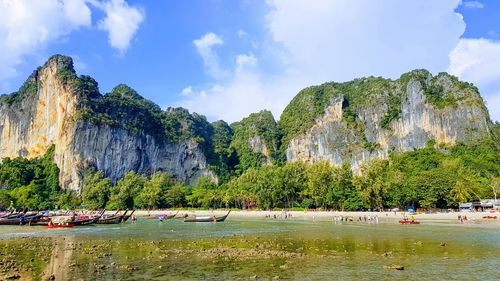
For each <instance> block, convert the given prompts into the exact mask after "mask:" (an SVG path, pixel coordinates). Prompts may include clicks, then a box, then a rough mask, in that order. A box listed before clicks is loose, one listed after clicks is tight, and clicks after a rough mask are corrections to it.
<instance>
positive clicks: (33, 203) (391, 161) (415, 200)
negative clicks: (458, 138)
mask: <svg viewBox="0 0 500 281" xmlns="http://www.w3.org/2000/svg"><path fill="white" fill-rule="evenodd" d="M53 151H54V149H53V147H52V148H50V149H49V150H48V151H47V153H46V154H45V155H44V156H42V157H39V158H34V159H24V158H15V159H9V158H5V159H3V160H2V163H1V164H0V209H5V208H7V207H8V206H10V205H11V204H13V205H14V206H15V207H17V208H20V207H26V208H30V209H50V208H80V207H84V208H87V209H100V208H108V209H136V208H142V209H154V208H178V207H191V208H226V207H231V208H245V207H249V206H252V207H253V206H255V207H257V208H260V209H272V208H321V209H336V210H366V209H381V208H393V207H399V208H401V207H405V206H408V205H412V206H414V207H418V208H457V207H458V205H459V203H462V202H469V201H474V200H480V199H484V198H493V197H494V196H495V195H498V192H499V191H500V187H499V183H500V178H499V174H500V158H499V157H498V149H497V148H496V146H495V145H494V144H492V143H491V142H490V143H488V142H478V143H476V144H469V145H465V144H457V145H455V146H452V147H440V148H435V144H434V143H432V142H429V145H428V147H427V148H424V149H419V150H415V151H410V152H405V153H400V154H396V153H390V155H389V157H388V158H387V159H384V160H382V159H373V160H372V161H370V162H365V163H361V164H360V166H359V168H358V170H355V171H356V172H355V173H353V171H352V170H351V165H350V163H344V164H343V165H341V166H332V165H331V164H330V163H329V162H327V161H322V162H316V163H312V164H311V163H304V162H286V163H284V164H281V165H277V164H270V165H263V166H261V167H251V168H248V169H247V170H245V171H244V172H242V173H241V174H240V175H238V176H234V177H232V178H231V179H229V180H228V181H225V182H219V183H217V182H216V181H215V179H214V178H212V177H210V176H205V177H201V178H200V179H199V180H198V182H197V183H196V184H195V185H192V186H188V185H185V184H183V183H181V182H178V181H176V180H175V178H174V177H173V176H172V175H169V174H167V173H164V172H157V173H154V174H152V175H150V176H146V175H141V174H137V173H135V172H128V173H126V174H125V175H124V176H123V177H122V178H121V179H118V180H117V181H116V182H112V181H111V179H109V178H106V177H105V176H104V174H103V173H102V172H100V171H93V170H89V171H87V172H86V173H85V175H84V178H83V187H82V192H81V195H80V196H78V195H76V194H73V193H72V192H70V191H64V190H62V189H61V188H60V187H59V182H58V174H59V169H58V168H57V166H56V165H55V164H54V163H53V162H52V157H53Z"/></svg>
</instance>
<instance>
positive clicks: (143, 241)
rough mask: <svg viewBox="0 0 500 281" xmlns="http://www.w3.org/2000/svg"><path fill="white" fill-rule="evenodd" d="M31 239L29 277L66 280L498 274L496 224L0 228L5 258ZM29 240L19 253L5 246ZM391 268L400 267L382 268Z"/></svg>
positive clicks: (247, 222)
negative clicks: (33, 255) (37, 255)
mask: <svg viewBox="0 0 500 281" xmlns="http://www.w3.org/2000/svg"><path fill="white" fill-rule="evenodd" d="M32 241H36V242H37V243H42V244H43V243H45V244H46V245H47V246H43V250H44V251H47V253H48V255H49V256H50V258H45V259H44V258H42V259H41V260H40V261H39V263H37V261H34V262H33V263H36V264H38V265H39V266H40V268H41V269H40V270H39V272H36V270H32V271H31V272H32V273H31V275H32V277H34V279H37V278H41V277H43V276H46V275H47V274H54V275H55V276H56V277H60V278H59V279H69V280H77V279H79V278H83V279H85V280H86V279H89V278H93V279H95V278H97V280H115V279H123V280H138V279H150V280H197V279H198V280H199V279H204V280H228V279H233V280H248V279H257V280H270V279H273V278H274V279H283V280H429V279H430V280H463V279H467V280H498V279H500V228H499V227H498V225H496V224H492V225H474V224H471V225H455V224H432V223H424V224H422V225H398V224H390V223H386V224H378V225H375V224H334V223H332V222H311V221H273V220H257V219H231V218H230V219H228V220H227V221H226V222H224V223H217V224H214V223H183V222H182V221H177V220H173V221H166V222H164V223H158V222H157V221H155V220H139V222H138V223H137V224H135V225H133V224H126V225H118V226H117V225H106V226H88V227H81V228H73V229H67V230H66V229H45V228H37V227H12V226H5V227H3V226H2V227H0V246H4V249H5V250H4V251H5V254H6V255H9V256H10V257H12V258H13V260H22V259H23V258H24V257H25V256H26V257H28V256H29V251H31V252H36V251H37V249H36V247H37V246H36V244H37V243H32ZM40 241H41V242H40ZM27 244H29V245H31V246H30V247H31V248H29V247H28V248H27V249H26V250H25V251H26V252H22V251H21V252H18V251H17V250H16V251H14V250H12V249H13V248H15V249H19V248H20V247H21V248H22V246H19V245H27ZM40 247H42V246H40ZM9 251H11V252H9ZM62 257H64V258H62ZM392 265H398V266H404V270H394V269H388V268H387V267H390V266H392ZM384 267H385V268H384ZM47 268H49V269H47ZM68 268H71V270H68ZM23 274H24V273H23ZM23 274H21V275H23ZM26 274H27V275H29V274H28V273H26ZM37 274H38V275H37ZM0 276H1V275H0ZM23 276H24V275H23ZM0 279H1V278H0Z"/></svg>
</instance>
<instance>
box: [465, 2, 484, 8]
mask: <svg viewBox="0 0 500 281" xmlns="http://www.w3.org/2000/svg"><path fill="white" fill-rule="evenodd" d="M462 5H463V6H464V7H465V8H468V9H482V8H484V5H483V3H481V2H479V1H465V2H464V3H463V4H462Z"/></svg>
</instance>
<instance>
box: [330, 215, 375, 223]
mask: <svg viewBox="0 0 500 281" xmlns="http://www.w3.org/2000/svg"><path fill="white" fill-rule="evenodd" d="M333 221H334V222H336V223H337V222H354V221H356V222H365V223H375V224H378V223H379V218H378V216H377V215H374V216H372V215H370V216H366V215H365V216H362V217H361V216H359V217H358V218H357V219H355V218H354V217H352V216H343V215H340V216H333Z"/></svg>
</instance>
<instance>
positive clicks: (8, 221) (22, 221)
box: [0, 212, 43, 225]
mask: <svg viewBox="0 0 500 281" xmlns="http://www.w3.org/2000/svg"><path fill="white" fill-rule="evenodd" d="M42 216H43V215H42V214H39V213H38V212H36V213H31V214H19V213H16V214H13V215H10V216H8V217H5V218H0V225H29V224H32V223H35V222H37V221H38V220H40V218H41V217H42Z"/></svg>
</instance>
